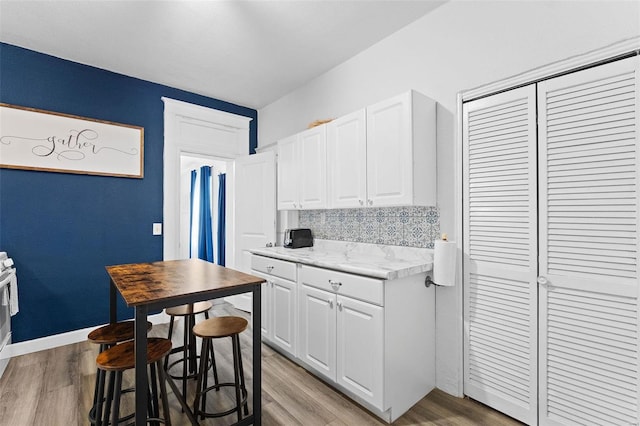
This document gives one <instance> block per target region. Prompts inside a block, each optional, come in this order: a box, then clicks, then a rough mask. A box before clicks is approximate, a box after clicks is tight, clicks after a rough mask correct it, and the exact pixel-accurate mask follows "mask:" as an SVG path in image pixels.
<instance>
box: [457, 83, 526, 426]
mask: <svg viewBox="0 0 640 426" xmlns="http://www.w3.org/2000/svg"><path fill="white" fill-rule="evenodd" d="M535 96H536V93H535V86H534V85H531V86H527V87H523V88H519V89H514V90H511V91H508V92H505V93H502V94H498V95H494V96H490V97H487V98H484V99H479V100H476V101H472V102H468V103H466V104H464V106H463V114H464V118H463V123H464V130H463V131H464V135H463V144H464V148H463V163H464V165H463V173H464V178H463V179H464V180H463V181H464V195H463V197H464V202H463V208H464V212H463V213H464V215H463V221H464V235H463V237H464V254H465V256H464V262H465V263H464V303H465V306H464V323H465V341H464V362H465V368H464V370H465V371H464V392H465V394H466V395H468V396H470V397H472V398H474V399H476V400H478V401H480V402H483V403H485V404H487V405H489V406H491V407H494V408H496V409H497V410H500V411H502V412H504V413H506V414H508V415H510V416H512V417H514V418H516V419H518V420H521V421H523V422H525V423H528V424H535V423H536V416H537V398H538V394H537V357H536V355H537V340H536V338H537V326H538V325H537V324H538V320H537V283H536V279H537V249H538V247H537V180H536V179H537V178H536V172H537V171H536V168H537V166H536V104H535Z"/></svg>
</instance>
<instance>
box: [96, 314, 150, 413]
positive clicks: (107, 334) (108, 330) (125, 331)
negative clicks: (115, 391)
mask: <svg viewBox="0 0 640 426" xmlns="http://www.w3.org/2000/svg"><path fill="white" fill-rule="evenodd" d="M151 327H152V325H151V323H150V322H147V331H149V330H151ZM133 336H134V323H133V321H122V322H117V323H115V324H107V325H105V326H102V327H99V328H96V329H95V330H93V331H91V333H89V335H88V336H87V339H88V340H89V341H90V342H91V343H95V344H99V345H100V350H99V353H100V352H104V351H105V350H107V349H109V348H110V347H112V346H114V345H116V344H118V343H122V342H126V341H129V340H133ZM104 375H105V371H104V370H100V369H97V371H96V384H95V387H94V391H93V405H92V406H91V410H89V422H90V423H91V424H95V423H96V418H95V413H96V405H97V404H96V402H97V401H98V384H99V381H100V376H102V380H103V381H104V380H105V379H104Z"/></svg>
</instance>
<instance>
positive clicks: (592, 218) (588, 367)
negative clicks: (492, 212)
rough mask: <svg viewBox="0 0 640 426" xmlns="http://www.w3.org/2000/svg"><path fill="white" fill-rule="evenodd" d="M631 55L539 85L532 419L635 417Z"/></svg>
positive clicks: (632, 421) (623, 421) (612, 420)
mask: <svg viewBox="0 0 640 426" xmlns="http://www.w3.org/2000/svg"><path fill="white" fill-rule="evenodd" d="M638 64H639V62H638V57H634V58H630V59H625V60H621V61H617V62H613V63H610V64H606V65H602V66H598V67H595V68H591V69H587V70H584V71H580V72H576V73H573V74H568V75H566V76H562V77H558V78H554V79H550V80H547V81H544V82H542V83H539V84H538V114H539V167H540V169H539V194H540V195H539V196H540V206H539V207H540V217H539V226H540V231H539V235H540V279H539V281H540V287H539V305H540V315H539V316H540V325H539V327H540V334H539V339H540V353H539V359H540V364H539V368H540V373H539V374H540V407H539V410H540V411H539V420H540V424H550V425H557V424H562V425H574V424H585V425H586V424H593V425H605V424H606V425H614V424H620V425H637V424H640V417H639V400H640V395H639V393H638V386H639V381H640V378H639V368H638V366H639V358H638V349H639V347H638V328H639V324H640V319H639V314H638V292H639V290H638V289H639V286H638V164H639V163H638V144H639V142H640V139H639V137H638V131H639V130H640V128H639V127H638V123H639V119H638V117H639V112H638V98H639V93H640V88H639V84H640V80H639V79H638V70H639V65H638Z"/></svg>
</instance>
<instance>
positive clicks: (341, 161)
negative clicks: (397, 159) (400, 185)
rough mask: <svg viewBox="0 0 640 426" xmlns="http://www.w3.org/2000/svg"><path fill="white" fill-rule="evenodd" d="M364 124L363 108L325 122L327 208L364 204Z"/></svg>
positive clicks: (365, 189)
mask: <svg viewBox="0 0 640 426" xmlns="http://www.w3.org/2000/svg"><path fill="white" fill-rule="evenodd" d="M366 126H367V122H366V114H365V110H364V109H361V110H359V111H356V112H354V113H351V114H349V115H346V116H344V117H340V118H338V119H336V120H333V121H332V122H330V123H328V124H327V184H328V197H329V201H328V203H329V207H330V208H349V207H364V203H365V200H366V199H367V161H366V159H367V127H366Z"/></svg>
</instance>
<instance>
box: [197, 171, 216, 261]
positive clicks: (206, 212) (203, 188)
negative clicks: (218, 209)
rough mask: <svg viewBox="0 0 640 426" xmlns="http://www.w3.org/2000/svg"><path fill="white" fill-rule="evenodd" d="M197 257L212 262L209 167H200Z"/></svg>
mask: <svg viewBox="0 0 640 426" xmlns="http://www.w3.org/2000/svg"><path fill="white" fill-rule="evenodd" d="M199 225H200V229H199V235H198V257H199V258H200V259H203V260H206V261H209V262H213V230H212V229H211V228H212V225H211V167H209V166H202V167H200V220H199Z"/></svg>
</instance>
